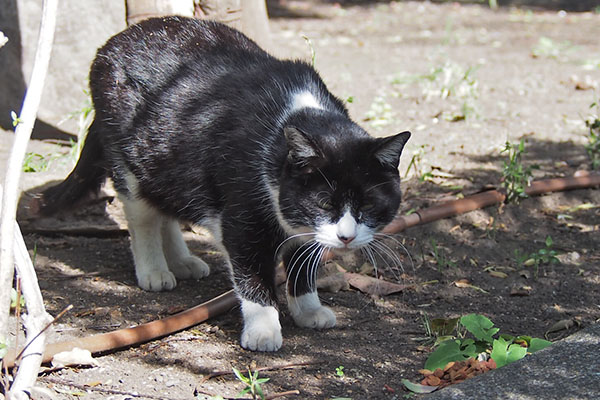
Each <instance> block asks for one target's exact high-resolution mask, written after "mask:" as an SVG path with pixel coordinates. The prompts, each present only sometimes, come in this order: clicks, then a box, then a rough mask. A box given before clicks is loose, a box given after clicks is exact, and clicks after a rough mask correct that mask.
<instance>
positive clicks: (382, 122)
mask: <svg viewBox="0 0 600 400" xmlns="http://www.w3.org/2000/svg"><path fill="white" fill-rule="evenodd" d="M364 120H365V121H368V122H369V123H370V124H371V126H372V127H373V128H376V129H380V128H382V127H384V126H388V125H390V124H391V123H392V122H393V121H394V112H393V109H392V105H391V104H389V103H388V102H387V101H386V100H385V97H384V96H377V97H375V99H374V100H373V103H371V107H370V108H369V111H367V113H366V115H365V119H364Z"/></svg>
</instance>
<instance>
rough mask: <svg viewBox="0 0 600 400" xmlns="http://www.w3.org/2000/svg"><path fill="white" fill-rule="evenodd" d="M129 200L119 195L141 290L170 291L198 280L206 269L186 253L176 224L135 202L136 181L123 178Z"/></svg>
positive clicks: (201, 263) (206, 273) (206, 271)
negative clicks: (181, 281) (180, 283)
mask: <svg viewBox="0 0 600 400" xmlns="http://www.w3.org/2000/svg"><path fill="white" fill-rule="evenodd" d="M125 182H126V185H127V189H128V191H129V192H130V195H129V196H124V195H122V194H120V195H119V198H120V200H121V201H122V202H123V205H124V209H125V216H126V218H127V227H128V229H129V233H130V236H131V252H132V253H133V261H134V264H135V274H136V277H137V281H138V286H140V287H141V288H142V289H144V290H149V291H162V290H171V289H173V288H174V287H175V286H176V285H177V280H176V279H175V277H177V278H180V279H188V278H192V279H200V278H203V277H205V276H207V275H208V274H209V271H210V270H209V267H208V265H207V264H206V263H205V262H204V261H202V260H201V259H200V258H198V257H195V256H193V255H192V254H191V253H190V251H189V250H188V247H187V245H186V244H185V241H184V240H183V236H182V234H181V230H180V227H179V223H178V222H177V221H176V220H175V219H172V218H169V217H167V216H165V215H164V214H162V213H161V212H160V211H159V210H157V209H155V208H154V207H152V206H150V205H149V204H148V203H146V202H145V201H144V200H141V199H138V198H137V193H138V181H137V179H136V178H135V176H134V175H133V174H132V173H128V174H127V175H126V176H125Z"/></svg>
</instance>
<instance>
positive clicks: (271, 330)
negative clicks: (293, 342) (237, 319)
mask: <svg viewBox="0 0 600 400" xmlns="http://www.w3.org/2000/svg"><path fill="white" fill-rule="evenodd" d="M242 315H243V317H244V329H243V331H242V339H241V344H242V347H243V348H245V349H248V350H254V351H276V350H279V349H280V348H281V344H282V342H283V338H282V336H281V324H280V323H279V313H278V312H277V309H276V308H275V307H272V306H262V305H260V304H258V303H254V302H252V301H249V300H242Z"/></svg>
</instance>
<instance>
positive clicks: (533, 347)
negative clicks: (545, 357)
mask: <svg viewBox="0 0 600 400" xmlns="http://www.w3.org/2000/svg"><path fill="white" fill-rule="evenodd" d="M551 344H552V342H549V341H547V340H544V339H538V338H533V339H531V341H530V343H529V348H528V349H527V351H528V352H530V353H535V352H536V351H538V350H541V349H545V348H546V347H548V346H550V345H551Z"/></svg>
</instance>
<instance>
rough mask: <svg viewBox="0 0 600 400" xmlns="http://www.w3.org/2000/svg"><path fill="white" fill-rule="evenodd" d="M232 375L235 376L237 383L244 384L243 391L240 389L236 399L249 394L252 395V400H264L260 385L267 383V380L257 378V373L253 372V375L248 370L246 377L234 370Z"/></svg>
mask: <svg viewBox="0 0 600 400" xmlns="http://www.w3.org/2000/svg"><path fill="white" fill-rule="evenodd" d="M233 373H234V374H235V376H236V378H237V379H238V380H239V381H241V382H242V383H244V384H245V385H246V387H245V388H244V389H242V391H240V393H238V397H241V396H244V395H246V394H248V393H250V394H251V395H252V399H253V400H256V399H258V398H260V399H263V400H264V398H265V395H264V394H263V391H262V388H261V386H260V385H262V384H263V383H265V382H268V381H269V378H259V377H258V371H254V373H253V372H252V371H251V370H250V368H248V376H245V375H244V374H242V373H241V372H240V371H239V370H237V369H236V368H233Z"/></svg>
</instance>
